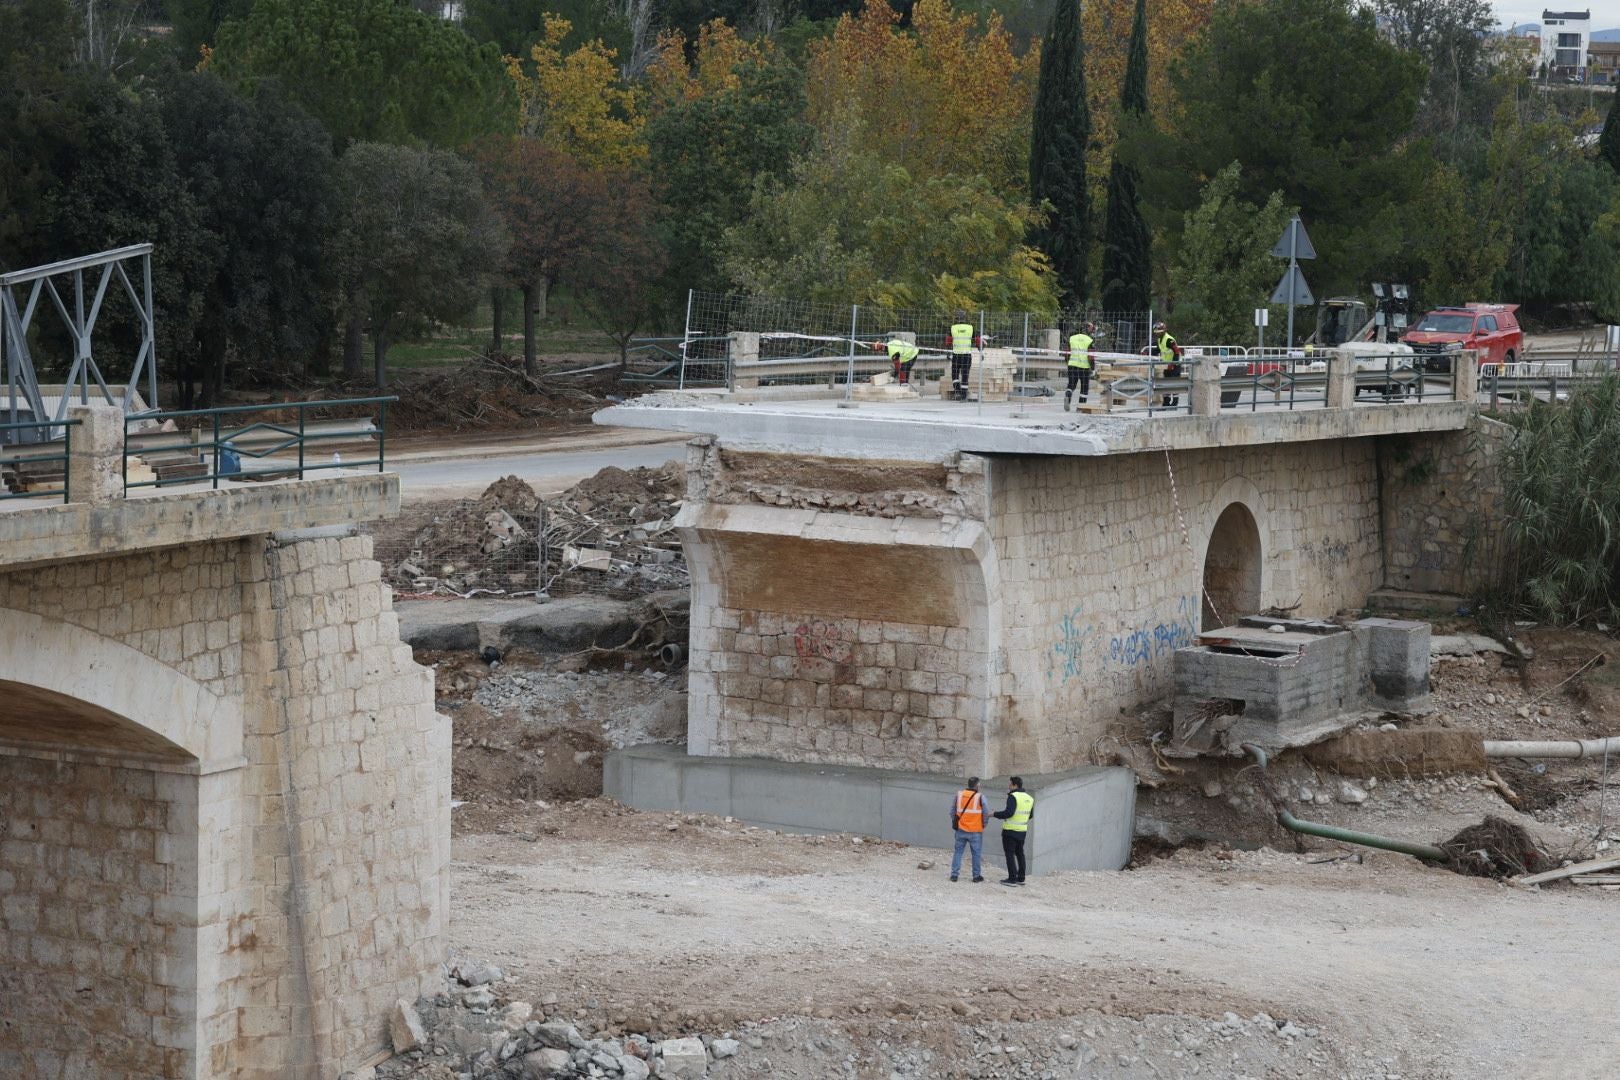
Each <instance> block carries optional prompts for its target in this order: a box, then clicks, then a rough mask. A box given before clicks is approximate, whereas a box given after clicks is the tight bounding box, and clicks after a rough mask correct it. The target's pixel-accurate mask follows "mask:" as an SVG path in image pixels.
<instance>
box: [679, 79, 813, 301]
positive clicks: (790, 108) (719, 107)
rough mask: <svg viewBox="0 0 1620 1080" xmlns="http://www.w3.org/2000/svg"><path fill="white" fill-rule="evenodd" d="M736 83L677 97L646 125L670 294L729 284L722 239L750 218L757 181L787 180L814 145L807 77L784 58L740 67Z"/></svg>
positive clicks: (683, 293)
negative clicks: (803, 78)
mask: <svg viewBox="0 0 1620 1080" xmlns="http://www.w3.org/2000/svg"><path fill="white" fill-rule="evenodd" d="M739 75H740V85H739V86H738V87H737V88H736V89H735V90H727V91H723V92H721V93H717V94H708V95H704V96H701V97H699V98H697V99H695V100H691V101H683V102H678V103H676V104H674V105H671V106H670V107H669V108H667V109H665V110H664V111H663V112H661V113H659V114H658V115H657V116H655V117H654V118H653V119H652V120H651V121H650V122H649V123H648V125H647V142H648V146H649V156H648V163H647V172H648V175H649V176H651V177H652V178H653V182H654V185H655V186H654V193H655V194H656V196H657V197H658V200H659V201H660V203H662V205H663V212H662V213H661V214H660V215H659V220H658V223H657V226H656V227H657V231H658V236H659V239H660V241H661V244H662V247H663V249H664V250H665V251H666V252H667V253H668V260H669V262H668V269H667V271H666V275H665V279H666V281H667V282H668V285H669V291H670V293H671V294H674V293H678V294H679V295H680V296H681V297H682V298H684V297H685V295H686V290H687V289H689V288H698V289H718V288H721V287H723V286H724V284H725V281H724V277H723V275H722V273H721V270H720V268H719V249H720V245H721V238H722V236H723V234H724V233H725V230H726V228H727V227H728V226H732V225H736V224H738V223H739V222H742V221H745V220H746V219H747V217H748V213H749V206H750V196H751V192H752V191H753V188H754V184H755V183H756V181H758V182H764V183H769V182H771V181H774V180H781V179H785V178H786V176H787V174H788V171H789V169H790V168H791V166H792V163H793V161H794V159H795V158H796V157H798V156H799V155H800V154H802V153H804V152H805V151H806V150H807V149H808V148H809V146H810V139H811V134H812V129H811V127H810V125H809V124H808V123H806V122H805V121H804V119H803V115H804V107H805V99H804V87H803V84H802V81H801V78H800V76H799V75H798V73H797V72H796V71H794V70H793V69H792V68H789V67H787V66H785V65H783V64H780V63H776V64H770V65H768V66H766V67H764V68H757V67H753V66H747V67H744V68H742V69H741V70H740V72H739Z"/></svg>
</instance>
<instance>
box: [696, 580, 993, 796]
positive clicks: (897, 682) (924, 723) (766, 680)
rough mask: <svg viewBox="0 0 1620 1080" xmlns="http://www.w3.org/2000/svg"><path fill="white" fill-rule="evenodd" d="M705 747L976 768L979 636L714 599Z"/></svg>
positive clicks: (783, 756)
mask: <svg viewBox="0 0 1620 1080" xmlns="http://www.w3.org/2000/svg"><path fill="white" fill-rule="evenodd" d="M716 621H717V622H718V623H719V624H720V629H719V632H718V635H717V637H718V639H719V640H718V645H719V648H720V655H719V656H717V657H716V658H715V659H716V661H717V666H719V667H720V668H722V669H723V670H720V671H719V672H717V673H716V675H715V683H716V688H717V692H718V695H719V700H720V725H719V730H718V745H717V752H719V753H722V754H727V755H731V756H736V757H746V756H760V757H772V758H776V759H778V760H783V761H825V762H831V763H837V764H847V765H875V766H880V767H888V768H897V769H914V770H919V771H925V772H942V773H956V772H959V771H960V770H962V769H963V768H968V769H976V768H978V767H979V766H978V762H979V760H980V758H979V754H980V752H981V748H982V745H983V731H982V722H983V708H984V675H983V672H984V670H985V667H984V663H985V660H984V646H983V640H982V635H978V640H977V641H976V640H975V635H974V634H973V633H971V632H970V631H969V630H968V629H967V628H966V627H961V626H928V625H923V624H918V623H898V622H883V621H874V620H861V619H829V618H825V617H818V616H814V615H803V616H794V615H783V614H778V613H775V612H762V611H743V610H738V609H735V608H720V609H718V611H717V612H716Z"/></svg>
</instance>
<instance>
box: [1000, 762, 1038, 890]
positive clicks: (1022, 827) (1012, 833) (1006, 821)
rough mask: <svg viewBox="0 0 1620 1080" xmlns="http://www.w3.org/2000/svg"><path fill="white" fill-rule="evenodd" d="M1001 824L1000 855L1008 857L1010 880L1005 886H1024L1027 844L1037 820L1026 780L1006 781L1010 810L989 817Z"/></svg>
mask: <svg viewBox="0 0 1620 1080" xmlns="http://www.w3.org/2000/svg"><path fill="white" fill-rule="evenodd" d="M990 816H991V817H994V818H999V819H1000V820H1001V851H1002V854H1004V855H1006V856H1007V876H1006V877H1005V878H1003V879H1002V881H1001V883H1002V884H1003V885H1015V886H1016V885H1022V884H1023V883H1024V874H1025V872H1026V871H1027V870H1028V864H1027V863H1026V862H1025V861H1024V840H1025V838H1026V837H1028V835H1029V823H1030V821H1031V819H1033V818H1034V817H1035V796H1033V795H1031V794H1030V793H1029V792H1027V791H1025V790H1024V778H1023V777H1022V776H1014V777H1011V778H1009V779H1008V780H1007V806H1006V809H1004V810H997V811H996V812H995V813H994V814H992V815H990Z"/></svg>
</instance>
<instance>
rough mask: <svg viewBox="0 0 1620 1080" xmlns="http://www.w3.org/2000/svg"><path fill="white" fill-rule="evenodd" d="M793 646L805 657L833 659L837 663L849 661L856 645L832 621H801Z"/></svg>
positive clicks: (794, 632) (794, 636) (794, 634)
mask: <svg viewBox="0 0 1620 1080" xmlns="http://www.w3.org/2000/svg"><path fill="white" fill-rule="evenodd" d="M793 648H794V651H796V652H797V653H798V654H799V655H800V656H801V657H803V658H805V659H812V658H814V659H821V660H831V661H832V662H833V663H835V664H847V663H849V658H850V656H851V655H852V654H853V653H854V651H855V646H854V645H853V644H852V643H851V642H849V641H847V640H845V638H844V632H843V631H842V630H840V629H839V628H838V627H836V626H834V625H832V624H831V623H824V622H820V621H817V622H810V623H800V624H799V626H798V629H796V630H794V631H793Z"/></svg>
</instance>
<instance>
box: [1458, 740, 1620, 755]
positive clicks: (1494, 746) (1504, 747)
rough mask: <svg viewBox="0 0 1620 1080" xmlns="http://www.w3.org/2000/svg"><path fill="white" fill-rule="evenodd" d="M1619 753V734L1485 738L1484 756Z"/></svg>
mask: <svg viewBox="0 0 1620 1080" xmlns="http://www.w3.org/2000/svg"><path fill="white" fill-rule="evenodd" d="M1604 754H1620V735H1614V736H1611V737H1609V738H1607V739H1549V740H1546V741H1540V742H1538V741H1534V740H1523V741H1521V740H1517V739H1507V740H1502V741H1493V740H1490V739H1487V740H1485V756H1486V757H1525V758H1588V757H1602V756H1603V755H1604Z"/></svg>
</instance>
